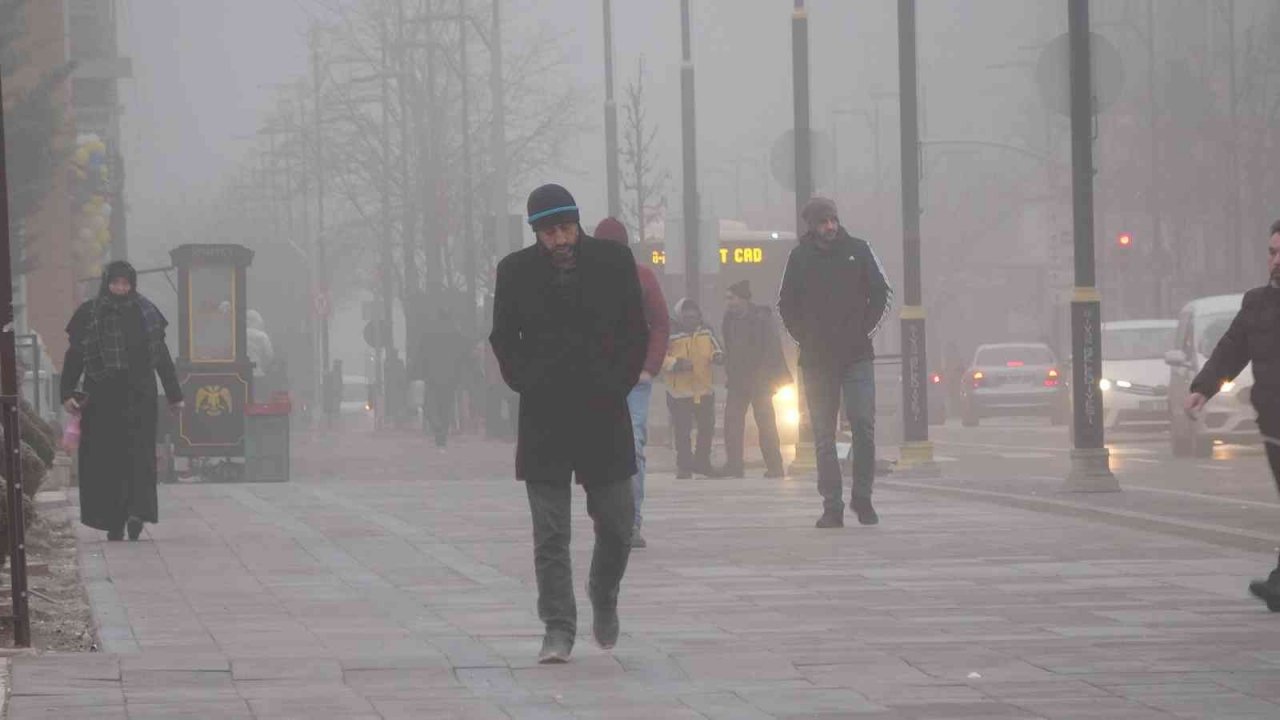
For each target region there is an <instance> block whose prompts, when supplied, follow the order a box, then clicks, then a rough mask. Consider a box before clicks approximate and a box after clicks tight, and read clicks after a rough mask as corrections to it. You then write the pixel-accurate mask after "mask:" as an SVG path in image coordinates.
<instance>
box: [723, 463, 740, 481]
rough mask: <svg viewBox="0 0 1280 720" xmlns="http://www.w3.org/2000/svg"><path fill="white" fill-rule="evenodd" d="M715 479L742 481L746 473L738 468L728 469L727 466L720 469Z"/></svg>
mask: <svg viewBox="0 0 1280 720" xmlns="http://www.w3.org/2000/svg"><path fill="white" fill-rule="evenodd" d="M717 477H722V478H732V479H734V480H743V479H745V478H746V477H747V473H746V472H745V471H744V470H743V469H742V468H740V467H729V466H728V465H726V466H724V467H722V468H720V470H719V472H718V473H717Z"/></svg>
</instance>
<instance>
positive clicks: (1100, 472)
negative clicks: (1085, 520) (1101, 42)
mask: <svg viewBox="0 0 1280 720" xmlns="http://www.w3.org/2000/svg"><path fill="white" fill-rule="evenodd" d="M1067 28H1068V30H1067V32H1068V35H1069V44H1070V48H1071V50H1070V62H1069V63H1068V66H1069V68H1070V77H1071V81H1070V87H1071V199H1072V217H1073V220H1074V223H1073V225H1074V235H1075V289H1074V291H1073V292H1072V297H1071V347H1072V357H1073V358H1074V362H1073V363H1072V369H1071V373H1072V377H1071V379H1072V393H1073V397H1074V400H1075V402H1074V411H1075V412H1074V417H1073V418H1072V421H1073V423H1074V424H1073V429H1074V432H1072V438H1073V442H1074V447H1073V448H1072V450H1071V472H1070V473H1069V474H1068V475H1067V478H1066V489H1067V490H1069V491H1073V492H1109V491H1112V492H1113V491H1118V490H1119V489H1120V484H1119V483H1118V482H1116V477H1115V475H1112V474H1111V463H1110V454H1109V453H1108V451H1107V448H1106V447H1105V445H1104V444H1103V442H1104V437H1103V436H1104V431H1103V426H1102V390H1101V388H1100V387H1099V385H1098V383H1099V381H1101V380H1102V298H1101V296H1100V295H1099V294H1098V289H1097V277H1096V272H1095V266H1094V227H1093V223H1094V218H1093V170H1094V168H1093V116H1094V97H1093V72H1092V69H1093V63H1092V60H1091V58H1090V47H1089V45H1090V37H1089V0H1067Z"/></svg>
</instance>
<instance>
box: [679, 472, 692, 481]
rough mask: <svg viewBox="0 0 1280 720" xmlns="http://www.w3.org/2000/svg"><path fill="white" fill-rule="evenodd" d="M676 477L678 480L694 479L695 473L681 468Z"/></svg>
mask: <svg viewBox="0 0 1280 720" xmlns="http://www.w3.org/2000/svg"><path fill="white" fill-rule="evenodd" d="M676 479H677V480H692V479H693V473H691V472H689V471H688V470H681V471H680V472H677V473H676Z"/></svg>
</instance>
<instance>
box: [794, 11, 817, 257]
mask: <svg viewBox="0 0 1280 720" xmlns="http://www.w3.org/2000/svg"><path fill="white" fill-rule="evenodd" d="M795 3H796V5H795V10H794V11H792V13H791V87H792V92H793V107H794V112H795V155H796V157H795V163H796V237H800V236H802V235H804V232H805V228H804V220H803V219H801V217H800V211H801V210H802V209H804V205H805V203H807V202H809V198H810V197H812V196H813V147H812V145H811V143H810V140H811V138H810V136H809V12H808V11H807V10H805V7H804V0H795Z"/></svg>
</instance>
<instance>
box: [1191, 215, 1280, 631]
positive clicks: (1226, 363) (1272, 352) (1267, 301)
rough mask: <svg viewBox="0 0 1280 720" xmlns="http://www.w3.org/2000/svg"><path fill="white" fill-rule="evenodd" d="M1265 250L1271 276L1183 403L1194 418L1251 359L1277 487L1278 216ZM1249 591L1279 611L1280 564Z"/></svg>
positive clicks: (1252, 294)
mask: <svg viewBox="0 0 1280 720" xmlns="http://www.w3.org/2000/svg"><path fill="white" fill-rule="evenodd" d="M1267 253H1268V256H1269V260H1268V268H1269V270H1270V273H1271V277H1270V282H1268V283H1267V285H1265V286H1263V287H1260V288H1254V289H1253V290H1250V291H1249V292H1247V293H1245V295H1244V302H1243V303H1242V304H1241V307H1240V312H1239V313H1237V314H1236V317H1235V319H1234V320H1232V321H1231V326H1230V327H1229V328H1227V331H1226V332H1225V333H1224V334H1223V335H1222V339H1221V340H1219V341H1218V346H1217V347H1215V348H1214V349H1213V355H1211V356H1210V357H1209V361H1208V362H1206V363H1205V365H1204V367H1203V368H1201V370H1200V372H1199V373H1198V374H1197V375H1196V377H1195V380H1193V381H1192V382H1191V394H1190V395H1188V396H1187V401H1186V408H1185V409H1186V411H1187V414H1188V415H1190V416H1191V417H1193V418H1194V417H1195V416H1196V415H1198V414H1199V413H1200V411H1201V410H1202V409H1204V406H1205V403H1207V402H1209V399H1210V398H1212V397H1213V396H1214V395H1216V394H1217V393H1218V391H1219V390H1220V389H1221V388H1222V384H1223V382H1225V381H1228V380H1234V379H1235V377H1236V376H1237V375H1239V374H1240V371H1241V370H1244V367H1245V366H1246V365H1248V364H1249V363H1251V362H1252V363H1253V390H1252V392H1251V393H1250V399H1251V400H1252V402H1253V407H1254V409H1255V410H1257V411H1258V430H1259V431H1261V433H1262V440H1263V443H1264V445H1265V447H1266V451H1267V462H1268V463H1269V464H1270V465H1271V476H1272V478H1273V479H1274V480H1275V482H1276V487H1277V489H1280V220H1277V221H1276V222H1274V223H1272V224H1271V240H1270V244H1269V245H1268V248H1267ZM1249 592H1251V593H1253V594H1254V595H1255V596H1256V597H1258V599H1260V600H1262V601H1263V602H1265V603H1266V604H1267V608H1268V609H1269V610H1271V611H1272V612H1280V565H1278V566H1277V568H1276V569H1275V570H1272V571H1271V575H1270V577H1268V578H1267V579H1266V580H1255V581H1253V582H1251V583H1249Z"/></svg>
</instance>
